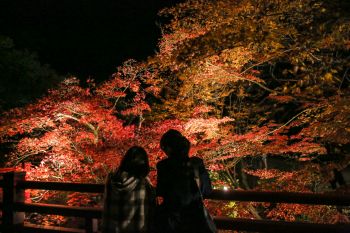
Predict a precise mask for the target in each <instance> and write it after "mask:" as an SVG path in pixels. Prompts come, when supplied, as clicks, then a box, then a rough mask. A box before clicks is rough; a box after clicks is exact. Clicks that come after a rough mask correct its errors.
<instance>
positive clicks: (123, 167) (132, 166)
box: [119, 146, 149, 177]
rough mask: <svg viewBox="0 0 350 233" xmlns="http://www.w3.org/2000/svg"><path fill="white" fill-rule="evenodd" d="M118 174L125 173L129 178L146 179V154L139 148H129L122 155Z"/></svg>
mask: <svg viewBox="0 0 350 233" xmlns="http://www.w3.org/2000/svg"><path fill="white" fill-rule="evenodd" d="M119 171H120V172H127V173H128V174H129V175H130V176H135V177H146V176H147V175H148V172H149V164H148V156H147V152H146V151H145V150H144V149H143V148H142V147H139V146H133V147H131V148H130V149H129V150H128V151H127V152H126V154H125V155H124V157H123V159H122V161H121V163H120V166H119Z"/></svg>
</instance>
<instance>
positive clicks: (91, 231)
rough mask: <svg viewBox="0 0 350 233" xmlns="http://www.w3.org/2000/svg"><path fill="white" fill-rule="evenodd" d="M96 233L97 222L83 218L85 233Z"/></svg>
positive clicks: (94, 219) (93, 219)
mask: <svg viewBox="0 0 350 233" xmlns="http://www.w3.org/2000/svg"><path fill="white" fill-rule="evenodd" d="M97 231H98V221H97V219H96V218H85V232H86V233H95V232H97Z"/></svg>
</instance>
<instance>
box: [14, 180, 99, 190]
mask: <svg viewBox="0 0 350 233" xmlns="http://www.w3.org/2000/svg"><path fill="white" fill-rule="evenodd" d="M16 187H17V188H18V189H44V190H58V191H71V192H87V193H103V191H104V185H103V184H88V183H66V182H47V181H31V180H25V181H19V182H18V183H17V185H16Z"/></svg>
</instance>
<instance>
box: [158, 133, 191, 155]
mask: <svg viewBox="0 0 350 233" xmlns="http://www.w3.org/2000/svg"><path fill="white" fill-rule="evenodd" d="M190 146H191V143H190V141H188V139H187V138H186V137H184V136H183V135H182V134H181V133H180V132H179V131H177V130H175V129H170V130H168V131H167V132H166V133H165V134H163V136H162V138H161V140H160V148H161V149H162V150H163V151H164V152H165V153H167V155H168V156H169V157H173V158H179V159H180V158H188V152H189V150H190Z"/></svg>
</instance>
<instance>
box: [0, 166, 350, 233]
mask: <svg viewBox="0 0 350 233" xmlns="http://www.w3.org/2000/svg"><path fill="white" fill-rule="evenodd" d="M1 177H2V179H1ZM0 188H2V190H3V201H2V203H0V210H2V219H1V220H2V222H1V225H0V226H1V228H0V232H3V233H10V232H35V233H40V232H45V233H53V232H55V233H62V232H66V233H68V232H71V233H83V232H87V233H92V232H97V219H100V218H101V214H102V209H101V208H89V207H72V206H64V205H54V204H39V203H27V202H25V200H24V191H25V190H26V189H42V190H56V191H72V192H86V193H102V192H103V189H104V187H103V185H102V184H82V183H61V182H39V181H26V180H25V173H24V172H16V171H13V170H10V169H8V170H2V171H0ZM206 198H208V199H213V200H226V201H252V202H270V203H300V204H311V205H319V204H321V205H337V206H350V195H339V194H311V193H291V192H254V191H222V190H214V191H213V192H212V194H211V195H210V196H209V197H206ZM25 213H40V214H53V215H62V216H75V217H81V218H84V219H85V229H75V228H64V227H48V226H40V225H34V224H28V223H24V217H25ZM214 219H215V222H216V224H217V227H218V228H219V229H224V230H236V231H251V232H276V233H279V232H283V233H295V232H298V233H303V232H305V233H306V232H307V233H313V232H315V233H316V232H317V233H350V224H349V223H345V224H316V223H307V222H286V221H273V220H254V219H239V218H228V217H214Z"/></svg>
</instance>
